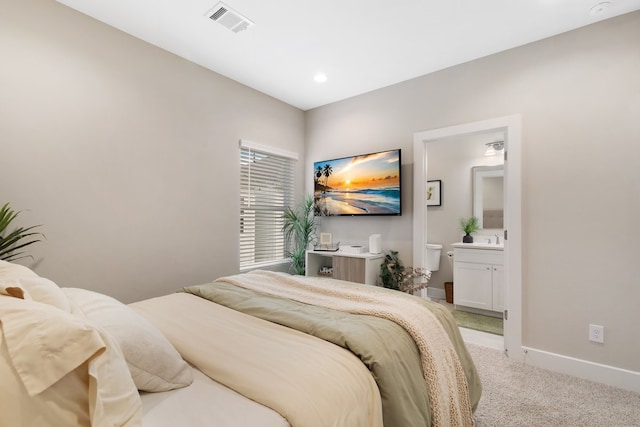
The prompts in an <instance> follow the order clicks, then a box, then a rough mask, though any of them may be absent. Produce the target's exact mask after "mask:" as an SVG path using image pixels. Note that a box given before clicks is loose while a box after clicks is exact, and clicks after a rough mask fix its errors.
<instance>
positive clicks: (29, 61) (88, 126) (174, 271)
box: [0, 0, 304, 301]
mask: <svg viewBox="0 0 640 427" xmlns="http://www.w3.org/2000/svg"><path fill="white" fill-rule="evenodd" d="M0 58H2V65H1V66H0V201H9V202H11V203H12V206H13V207H14V208H16V209H21V210H25V212H23V214H22V215H21V216H22V221H23V222H24V223H25V224H34V223H39V224H43V226H42V229H41V230H42V231H43V232H44V233H45V234H46V237H47V241H46V242H45V243H44V244H41V245H39V246H38V247H37V248H36V249H35V250H34V256H35V261H36V262H35V263H33V264H31V263H30V260H25V263H26V264H30V265H32V266H34V267H35V269H36V271H37V272H38V273H39V274H41V275H43V276H46V277H50V278H51V279H53V280H55V281H56V282H58V283H59V284H60V285H65V286H77V287H85V288H89V289H94V290H97V291H101V292H104V293H107V294H109V295H112V296H115V297H117V298H120V299H122V300H124V301H133V300H137V299H141V298H146V297H150V296H155V295H160V294H164V293H167V292H172V291H174V290H176V289H177V288H178V287H180V286H183V285H192V284H199V283H204V282H205V281H209V280H212V279H213V278H216V277H218V276H220V275H226V274H232V273H236V272H237V271H238V224H239V219H238V215H239V214H238V206H239V199H238V191H239V184H238V182H239V181H238V178H237V177H238V176H239V166H238V163H239V152H238V140H239V139H240V138H245V139H249V140H252V141H255V142H259V143H262V144H267V145H272V146H276V147H279V148H284V149H287V150H291V151H296V152H298V153H300V156H301V158H303V156H304V113H303V112H302V111H300V110H298V109H296V108H294V107H291V106H289V105H287V104H284V103H282V102H279V101H277V100H275V99H273V98H270V97H268V96H266V95H264V94H261V93H259V92H256V91H254V90H252V89H249V88H247V87H245V86H242V85H240V84H238V83H236V82H233V81H231V80H229V79H227V78H224V77H222V76H220V75H218V74H215V73H212V72H210V71H208V70H205V69H204V68H201V67H199V66H197V65H194V64H193V63H190V62H188V61H186V60H183V59H180V58H178V57H176V56H174V55H172V54H170V53H167V52H165V51H163V50H161V49H158V48H155V47H153V46H151V45H149V44H147V43H145V42H143V41H140V40H138V39H135V38H133V37H131V36H128V35H126V34H124V33H122V32H120V31H117V30H115V29H113V28H111V27H108V26H106V25H104V24H101V23H99V22H97V21H95V20H93V19H91V18H88V17H86V16H84V15H81V14H79V13H77V12H75V11H73V10H71V9H68V8H67V7H65V6H62V5H60V4H59V3H56V2H55V1H53V0H0ZM303 167H304V162H303V161H302V160H301V161H300V162H299V167H298V174H299V176H302V170H303ZM300 181H301V180H298V182H300ZM302 190H303V189H302V184H299V185H298V194H299V195H301V194H302Z"/></svg>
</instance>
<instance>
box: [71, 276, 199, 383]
mask: <svg viewBox="0 0 640 427" xmlns="http://www.w3.org/2000/svg"><path fill="white" fill-rule="evenodd" d="M62 291H63V292H64V294H65V295H66V296H67V297H68V298H69V300H70V301H71V303H72V306H73V308H72V309H73V310H75V309H76V308H77V310H78V311H79V312H81V313H82V314H83V315H84V316H85V317H86V318H87V319H88V320H89V321H90V322H91V323H93V324H94V325H95V326H97V327H99V328H102V329H104V330H105V331H106V332H107V333H109V334H110V335H111V336H113V337H114V338H115V340H116V341H117V342H118V344H119V345H120V348H121V349H122V353H123V354H124V357H125V359H126V360H127V364H128V365H129V370H130V371H131V376H132V378H133V381H134V382H135V384H136V387H138V390H143V391H152V392H155V391H167V390H172V389H176V388H180V387H185V386H188V385H189V384H191V382H192V381H193V378H192V375H191V370H190V369H189V366H188V365H187V363H186V362H185V361H184V360H183V359H182V357H181V356H180V354H179V353H178V352H177V351H176V349H175V348H174V347H173V346H172V345H171V343H170V342H169V340H167V338H166V337H165V336H164V335H163V334H162V332H160V331H159V330H158V329H157V328H156V327H154V326H153V325H152V324H151V323H149V321H148V320H146V319H145V318H143V317H142V316H140V315H139V314H138V313H136V312H135V311H133V309H131V308H130V307H127V306H126V305H124V304H122V303H121V302H119V301H118V300H116V299H114V298H111V297H109V296H107V295H103V294H99V293H97V292H93V291H89V290H86V289H78V288H62ZM73 313H74V314H76V312H75V311H73Z"/></svg>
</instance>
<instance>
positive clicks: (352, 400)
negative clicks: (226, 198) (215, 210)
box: [0, 261, 481, 427]
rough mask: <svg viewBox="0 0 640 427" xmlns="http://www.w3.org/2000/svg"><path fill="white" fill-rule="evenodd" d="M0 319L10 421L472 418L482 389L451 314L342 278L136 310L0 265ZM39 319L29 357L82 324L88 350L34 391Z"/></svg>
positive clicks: (228, 423)
mask: <svg viewBox="0 0 640 427" xmlns="http://www.w3.org/2000/svg"><path fill="white" fill-rule="evenodd" d="M16 313H17V314H16ZM34 313H38V314H37V315H35V317H34ZM34 319H36V320H34ZM0 322H1V324H2V331H1V333H2V335H0V340H1V341H2V342H1V346H0V350H1V353H0V356H2V358H1V359H0V376H2V378H3V384H2V386H1V388H0V425H5V424H6V425H56V426H57V425H60V426H62V425H92V426H102V425H105V426H106V425H122V426H138V425H144V426H154V427H163V426H175V425H189V426H193V427H198V426H209V425H215V426H222V427H235V426H246V425H260V426H264V427H287V426H291V427H298V426H304V427H314V426H323V427H324V426H349V427H351V426H371V427H375V426H387V427H394V426H397V427H401V426H402V427H405V426H425V425H434V426H438V425H440V426H449V425H473V416H472V411H473V410H474V409H475V407H476V406H477V404H478V401H479V399H480V394H481V386H480V382H479V378H478V375H477V372H476V370H475V367H474V366H473V362H472V360H471V358H470V356H469V353H468V352H467V350H466V348H465V347H464V343H463V341H462V339H461V337H460V333H459V331H458V329H457V326H456V325H455V322H454V320H453V318H452V317H451V315H450V314H449V313H448V312H447V311H446V309H444V308H443V307H441V306H439V305H438V304H434V303H431V302H429V301H425V300H423V299H420V298H417V297H413V296H409V295H405V294H402V293H400V292H397V291H391V290H387V289H383V288H378V287H371V286H367V285H358V284H354V283H349V282H342V281H338V280H332V279H321V278H305V277H300V276H290V275H288V274H283V273H274V272H263V271H257V272H251V273H246V274H239V275H235V276H229V277H225V278H220V279H217V280H215V281H213V282H211V283H207V284H203V285H199V286H191V287H187V288H184V289H181V290H180V291H179V292H176V293H174V294H170V295H165V296H161V297H157V298H152V299H149V300H144V301H140V302H136V303H133V304H130V305H128V306H126V305H124V304H121V303H119V302H117V301H116V300H114V299H113V298H110V297H108V296H105V295H101V294H98V293H95V292H91V291H88V290H85V289H77V288H64V287H63V288H60V287H58V286H57V285H56V284H55V283H53V282H51V281H49V280H47V279H44V278H41V277H39V276H37V275H36V274H35V273H33V272H32V271H31V270H29V269H27V268H26V267H22V266H17V265H15V264H10V263H6V262H2V261H0ZM34 322H35V323H34ZM34 324H35V325H38V328H34ZM55 325H63V327H62V328H61V329H62V330H63V333H62V338H59V337H57V335H56V334H55V333H58V334H60V331H52V330H51V329H56V327H55ZM21 327H22V330H23V331H24V330H25V328H26V330H30V331H32V332H31V334H32V335H31V339H25V338H23V339H19V338H18V337H19V336H20V330H21V329H20V328H21ZM40 327H42V328H44V329H46V334H45V335H46V336H47V337H49V338H50V341H53V342H49V343H46V345H43V343H42V342H38V344H37V345H36V347H37V348H36V350H37V351H32V353H33V354H34V356H33V358H37V357H40V358H48V357H50V354H42V353H43V351H44V350H46V351H48V350H52V351H54V352H60V351H62V352H61V353H60V354H64V353H65V349H67V348H68V346H66V345H62V344H61V343H64V342H75V341H74V339H75V338H74V336H73V334H72V333H71V332H73V331H75V330H76V329H80V330H81V331H82V333H83V334H85V335H86V336H91V340H89V339H83V340H82V342H83V343H84V342H85V341H86V342H90V343H92V344H91V345H90V346H89V347H88V348H87V349H84V348H83V349H75V348H74V349H73V350H74V351H73V352H72V353H73V354H74V355H75V356H74V357H73V358H72V359H73V360H74V362H72V363H71V362H70V363H66V364H63V365H65V366H64V367H62V366H58V365H57V364H56V363H53V364H52V366H50V368H51V370H52V371H53V372H54V374H51V373H50V372H48V371H47V369H49V368H47V367H46V366H45V367H44V368H39V370H40V371H41V372H39V374H42V375H44V376H45V377H46V378H49V381H47V382H45V383H44V384H40V385H39V387H35V388H34V387H32V386H31V384H30V383H29V381H30V379H29V376H28V375H27V374H25V373H28V372H27V371H29V369H31V368H33V367H34V366H36V365H37V364H40V361H39V360H27V361H24V360H21V358H22V356H20V357H18V356H16V355H17V354H22V355H24V354H29V353H28V352H25V351H24V348H25V347H29V346H33V342H37V341H38V340H40V339H41V338H42V333H40V332H38V329H39V328H40ZM47 328H48V329H47ZM57 329H60V328H57ZM54 332H55V333H54ZM74 333H75V332H74ZM33 334H35V335H33ZM36 336H37V339H36V338H34V337H36ZM83 336H84V335H83ZM51 337H56V338H55V339H53V338H51ZM65 340H66V341H65ZM16 342H18V343H16ZM47 346H51V348H49V347H47ZM43 349H44V350H43ZM18 350H20V351H18ZM56 354H58V353H56ZM60 358H62V357H61V356H60ZM64 360H67V359H66V358H64ZM45 365H46V364H45ZM5 377H6V378H10V379H11V380H10V381H4V378H5ZM70 389H73V391H74V392H73V393H70V391H69V390H70ZM17 390H18V391H20V393H18V392H17ZM51 396H55V399H52V398H51ZM45 398H46V399H45ZM43 402H44V403H43ZM51 402H53V404H52V403H51ZM15 408H22V409H21V410H20V411H16V410H15ZM12 417H13V418H12ZM34 417H35V418H34ZM70 420H72V421H70Z"/></svg>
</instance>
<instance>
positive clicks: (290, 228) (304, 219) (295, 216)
mask: <svg viewBox="0 0 640 427" xmlns="http://www.w3.org/2000/svg"><path fill="white" fill-rule="evenodd" d="M282 218H283V220H284V224H283V225H282V231H283V232H284V238H285V241H286V242H287V250H286V251H285V255H286V256H287V257H289V258H291V267H290V268H291V271H292V272H293V274H299V275H302V276H304V274H305V254H306V250H307V248H308V247H309V244H310V243H312V242H314V241H315V240H316V222H315V218H314V216H313V196H309V195H307V196H305V198H304V200H302V202H300V204H298V205H297V206H296V207H294V208H291V207H288V208H287V210H286V211H285V212H284V214H283V216H282Z"/></svg>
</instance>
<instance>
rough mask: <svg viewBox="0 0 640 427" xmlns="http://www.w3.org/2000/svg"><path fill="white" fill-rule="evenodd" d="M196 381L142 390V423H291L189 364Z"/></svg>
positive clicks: (160, 426)
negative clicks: (160, 389)
mask: <svg viewBox="0 0 640 427" xmlns="http://www.w3.org/2000/svg"><path fill="white" fill-rule="evenodd" d="M190 367H191V370H192V374H193V383H192V384H191V385H190V386H188V387H184V388H180V389H177V390H171V391H166V392H161V393H146V392H141V393H140V397H141V398H142V414H143V418H142V426H143V427H175V426H189V427H210V426H216V427H239V426H261V427H289V423H288V422H287V420H285V419H284V418H283V417H282V416H281V415H280V414H278V413H277V412H275V411H274V410H272V409H270V408H267V407H266V406H262V405H260V404H259V403H256V402H254V401H253V400H250V399H247V398H246V397H244V396H242V395H240V394H238V393H236V392H235V391H233V390H231V389H229V388H227V387H225V386H223V385H222V384H220V383H218V382H216V381H214V380H212V379H211V378H209V377H207V376H206V375H205V374H204V373H202V372H201V371H199V370H198V369H196V368H195V367H193V366H190Z"/></svg>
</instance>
